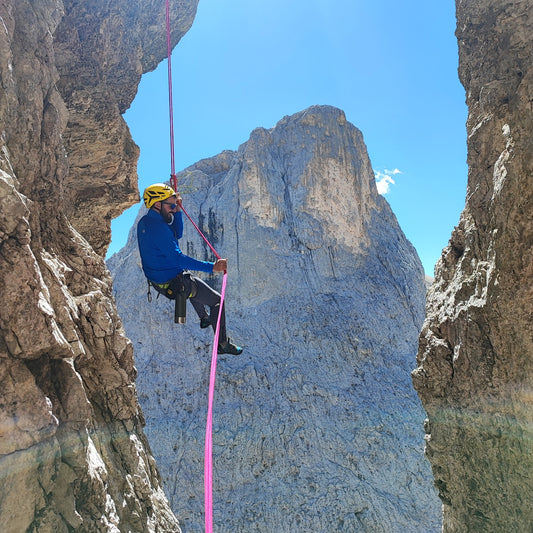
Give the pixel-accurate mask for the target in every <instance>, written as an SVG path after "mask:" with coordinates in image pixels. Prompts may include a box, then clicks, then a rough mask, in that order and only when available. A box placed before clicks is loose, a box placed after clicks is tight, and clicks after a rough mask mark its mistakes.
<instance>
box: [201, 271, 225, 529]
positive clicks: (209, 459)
mask: <svg viewBox="0 0 533 533" xmlns="http://www.w3.org/2000/svg"><path fill="white" fill-rule="evenodd" d="M227 277H228V274H227V273H226V272H224V277H223V278H222V290H221V291H220V307H219V310H220V311H221V310H222V309H223V308H222V306H223V305H224V297H225V295H226V282H227ZM221 315H222V313H221V312H219V313H218V319H217V327H216V330H215V338H214V340H213V354H212V356H211V374H210V376H209V399H208V402H207V424H206V428H205V452H204V499H205V531H206V533H212V532H213V439H212V435H213V402H214V398H215V378H216V368H217V355H218V337H219V332H220V317H221Z"/></svg>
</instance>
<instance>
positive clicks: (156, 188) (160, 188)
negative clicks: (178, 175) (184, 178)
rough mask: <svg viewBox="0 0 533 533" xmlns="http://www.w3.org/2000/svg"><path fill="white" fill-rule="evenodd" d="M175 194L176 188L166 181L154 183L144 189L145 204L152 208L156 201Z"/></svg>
mask: <svg viewBox="0 0 533 533" xmlns="http://www.w3.org/2000/svg"><path fill="white" fill-rule="evenodd" d="M175 194H176V193H175V192H174V189H173V188H172V187H170V186H169V185H167V184H166V183H154V184H153V185H150V186H148V187H146V189H144V194H143V200H144V205H145V206H146V207H147V208H148V209H150V208H151V207H152V206H153V205H154V204H155V203H156V202H162V201H163V200H166V199H167V198H170V197H171V196H174V195H175Z"/></svg>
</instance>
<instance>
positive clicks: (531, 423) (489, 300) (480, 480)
mask: <svg viewBox="0 0 533 533" xmlns="http://www.w3.org/2000/svg"><path fill="white" fill-rule="evenodd" d="M457 19H458V20H457V37H458V41H459V54H460V62H459V73H460V77H461V80H462V82H463V84H464V86H465V89H466V95H467V103H468V107H469V115H468V123H467V130H468V164H469V177H468V189H467V198H466V206H465V209H464V211H463V213H462V215H461V220H460V222H459V225H458V226H457V228H456V229H455V231H454V232H453V234H452V236H451V239H450V243H449V245H448V247H447V248H445V250H444V251H443V253H442V256H441V259H440V261H439V263H438V264H437V268H436V272H435V283H434V285H433V287H432V289H431V290H430V293H429V299H428V307H427V313H428V317H427V320H426V322H425V324H424V328H423V331H422V334H421V337H420V348H419V352H418V368H417V369H416V371H415V372H414V374H413V380H414V384H415V387H416V389H417V391H418V393H419V395H420V398H421V399H422V402H423V405H424V407H425V409H426V410H427V413H428V415H429V422H428V424H427V426H426V431H427V455H428V458H429V459H430V461H431V464H432V467H433V472H434V475H435V480H436V483H437V485H438V488H439V493H440V497H441V499H442V501H443V504H444V506H443V509H444V523H443V530H444V532H446V533H452V532H453V533H456V532H457V533H459V532H460V533H463V532H478V531H483V532H485V533H490V532H494V533H497V532H498V533H499V532H502V531H513V532H520V533H526V532H530V531H532V528H533V506H532V505H531V493H532V489H533V483H532V476H531V473H532V472H533V406H532V403H531V398H532V393H531V387H532V383H533V315H532V309H533V292H532V287H533V218H532V205H533V201H532V200H533V178H532V176H533V143H532V132H533V113H532V107H531V103H532V101H533V5H532V3H531V2H530V1H529V0H512V1H506V2H502V1H500V0H472V1H471V0H468V1H466V0H458V1H457Z"/></svg>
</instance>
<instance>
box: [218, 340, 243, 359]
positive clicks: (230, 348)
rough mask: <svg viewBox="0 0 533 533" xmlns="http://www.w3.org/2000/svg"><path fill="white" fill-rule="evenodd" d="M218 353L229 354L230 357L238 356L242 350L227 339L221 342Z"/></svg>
mask: <svg viewBox="0 0 533 533" xmlns="http://www.w3.org/2000/svg"><path fill="white" fill-rule="evenodd" d="M218 353H219V354H221V353H229V354H231V355H240V354H241V353H242V348H241V347H240V346H237V345H236V344H233V343H232V342H231V341H230V340H229V339H228V340H227V341H226V342H221V343H220V344H219V345H218Z"/></svg>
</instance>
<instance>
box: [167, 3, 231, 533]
mask: <svg viewBox="0 0 533 533" xmlns="http://www.w3.org/2000/svg"><path fill="white" fill-rule="evenodd" d="M166 26H167V58H168V108H169V119H170V186H171V187H172V188H173V189H174V190H175V191H177V189H178V181H177V178H176V168H175V158H174V106H173V103H172V62H171V55H172V50H171V43H170V2H169V0H166ZM181 209H182V211H183V212H184V213H185V215H186V216H187V218H188V219H189V220H190V221H191V223H192V225H193V226H194V228H195V229H196V231H197V232H198V233H199V234H200V236H201V237H202V239H203V240H204V241H205V242H206V243H207V245H208V246H209V248H211V251H212V252H213V253H214V254H215V256H216V258H217V259H220V255H218V253H217V252H216V250H215V249H214V248H213V246H212V245H211V243H210V242H209V241H208V240H207V238H206V236H205V235H204V234H203V233H202V232H201V231H200V228H199V227H198V226H197V225H196V224H195V222H194V221H193V219H192V218H191V217H190V216H189V213H187V211H185V209H183V206H181ZM227 277H228V275H227V273H226V271H224V277H223V279H222V290H221V293H220V307H219V311H222V309H223V305H224V297H225V295H226V283H227ZM221 315H222V313H221V312H219V313H218V319H217V326H216V328H215V336H214V339H213V353H212V356H211V373H210V377H209V397H208V405H207V422H206V427H205V453H204V500H205V502H204V505H205V531H206V533H213V438H212V435H213V401H214V397H215V376H216V368H217V355H218V340H219V336H220V318H221Z"/></svg>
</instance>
